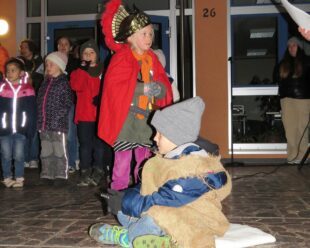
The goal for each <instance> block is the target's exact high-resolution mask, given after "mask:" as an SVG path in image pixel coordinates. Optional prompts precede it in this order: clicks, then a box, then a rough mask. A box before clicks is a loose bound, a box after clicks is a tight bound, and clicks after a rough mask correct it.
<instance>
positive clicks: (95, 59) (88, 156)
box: [70, 39, 108, 186]
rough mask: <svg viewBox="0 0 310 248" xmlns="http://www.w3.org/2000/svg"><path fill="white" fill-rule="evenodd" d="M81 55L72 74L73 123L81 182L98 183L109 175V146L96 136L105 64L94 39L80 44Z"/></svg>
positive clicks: (87, 183)
mask: <svg viewBox="0 0 310 248" xmlns="http://www.w3.org/2000/svg"><path fill="white" fill-rule="evenodd" d="M80 57H81V60H82V61H81V66H80V68H78V69H76V70H75V71H73V72H72V73H71V77H70V85H71V88H72V90H74V91H75V92H76V96H77V102H76V109H75V118H74V122H75V123H76V124H77V132H78V139H79V143H80V148H79V149H80V151H79V153H80V165H79V166H80V169H81V180H80V182H79V184H78V185H79V186H89V185H92V186H97V185H98V184H99V182H100V181H101V179H105V178H106V169H107V165H106V164H104V161H105V160H104V155H105V154H106V153H107V149H108V147H107V145H105V144H104V142H103V141H102V140H100V139H99V138H98V137H97V122H96V120H97V105H98V104H97V102H98V95H99V89H100V82H101V77H102V74H103V64H102V63H101V62H99V49H98V47H97V45H96V43H95V41H94V40H93V39H91V40H88V41H86V42H85V43H83V44H82V45H81V48H80ZM104 174H105V176H104Z"/></svg>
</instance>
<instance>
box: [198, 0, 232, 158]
mask: <svg viewBox="0 0 310 248" xmlns="http://www.w3.org/2000/svg"><path fill="white" fill-rule="evenodd" d="M214 13H215V16H214ZM227 18H228V16H227V1H218V0H196V1H195V26H196V27H195V28H196V30H195V36H196V44H195V45H196V85H197V88H196V90H197V95H198V96H201V97H202V98H203V99H204V100H205V102H206V110H205V114H204V115H203V122H202V127H201V136H203V137H205V138H207V139H209V140H211V141H212V142H215V143H217V144H218V145H219V146H220V151H221V155H222V157H223V158H226V157H229V154H228V88H227V73H228V72H227V65H228V61H227Z"/></svg>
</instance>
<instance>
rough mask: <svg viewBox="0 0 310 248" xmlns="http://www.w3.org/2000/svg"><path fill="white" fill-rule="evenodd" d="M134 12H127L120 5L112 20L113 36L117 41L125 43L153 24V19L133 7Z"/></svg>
mask: <svg viewBox="0 0 310 248" xmlns="http://www.w3.org/2000/svg"><path fill="white" fill-rule="evenodd" d="M133 7H134V10H133V11H127V10H126V9H125V7H124V6H123V5H120V6H119V8H118V10H117V12H116V13H115V15H114V17H113V20H112V35H113V38H114V40H115V41H117V42H124V41H126V39H127V38H128V37H129V36H131V35H133V34H134V33H135V32H137V31H139V30H140V29H142V28H144V27H146V26H148V25H150V24H151V19H150V17H149V16H148V15H146V14H145V13H144V12H142V11H140V10H139V9H138V8H137V7H136V6H133Z"/></svg>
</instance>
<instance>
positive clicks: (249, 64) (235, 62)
mask: <svg viewBox="0 0 310 248" xmlns="http://www.w3.org/2000/svg"><path fill="white" fill-rule="evenodd" d="M232 29H233V30H232V32H233V37H232V38H233V51H232V58H233V59H232V61H231V62H232V72H233V74H232V84H233V85H235V86H245V85H246V86H259V85H264V86H266V85H272V84H274V82H273V69H274V67H275V65H276V63H277V53H278V52H277V40H278V39H277V17H276V16H236V17H234V18H232Z"/></svg>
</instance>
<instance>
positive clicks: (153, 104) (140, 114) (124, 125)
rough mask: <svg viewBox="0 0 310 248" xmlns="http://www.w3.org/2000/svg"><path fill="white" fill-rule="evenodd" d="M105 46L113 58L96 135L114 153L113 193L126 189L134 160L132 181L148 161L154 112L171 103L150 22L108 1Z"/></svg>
mask: <svg viewBox="0 0 310 248" xmlns="http://www.w3.org/2000/svg"><path fill="white" fill-rule="evenodd" d="M102 27H103V33H104V35H105V42H106V45H107V46H108V47H109V48H110V49H111V50H113V51H115V54H114V55H113V56H112V59H111V61H110V64H109V66H108V68H107V71H106V75H105V79H104V87H103V97H102V100H101V107H100V116H99V125H98V134H99V137H100V138H101V139H103V140H104V141H105V142H107V143H108V144H110V145H111V146H113V148H114V152H115V159H114V167H113V173H112V183H111V188H112V189H115V190H122V189H126V188H127V187H128V185H129V183H130V169H131V161H132V158H133V156H134V158H135V161H136V164H135V167H134V181H135V182H137V181H138V171H139V168H140V165H141V163H142V162H143V161H145V159H147V158H148V157H150V155H151V152H150V146H151V144H152V141H151V139H150V138H151V135H152V129H151V127H150V126H149V125H148V117H149V115H150V113H151V112H152V110H154V109H155V108H161V107H164V106H167V105H169V104H171V103H172V91H171V85H170V83H169V80H168V78H167V76H166V73H165V71H164V69H163V67H162V65H161V64H160V62H159V60H158V58H157V56H156V55H155V54H154V52H153V51H152V49H150V48H151V46H152V42H153V38H154V30H153V26H152V24H151V20H150V17H149V16H147V15H146V14H145V13H143V12H141V11H139V10H137V9H135V10H133V11H129V12H128V11H127V10H126V9H125V8H124V7H123V6H122V5H121V1H120V0H112V1H110V2H109V3H108V4H107V6H106V8H105V12H104V13H103V16H102Z"/></svg>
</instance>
